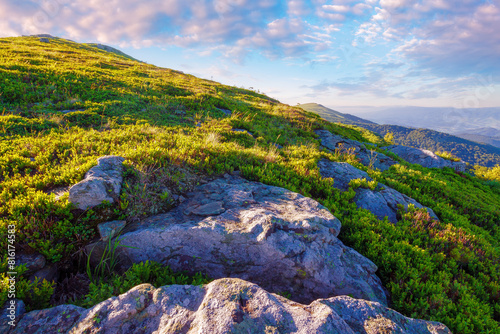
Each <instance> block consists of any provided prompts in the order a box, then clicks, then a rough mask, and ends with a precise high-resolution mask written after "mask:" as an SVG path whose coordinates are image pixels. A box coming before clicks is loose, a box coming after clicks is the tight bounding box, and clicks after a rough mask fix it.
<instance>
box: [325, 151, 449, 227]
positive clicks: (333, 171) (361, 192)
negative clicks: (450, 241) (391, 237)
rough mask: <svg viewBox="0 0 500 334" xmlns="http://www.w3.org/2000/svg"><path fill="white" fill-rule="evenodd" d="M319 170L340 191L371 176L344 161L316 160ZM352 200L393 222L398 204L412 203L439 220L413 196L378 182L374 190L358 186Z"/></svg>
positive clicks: (369, 178)
mask: <svg viewBox="0 0 500 334" xmlns="http://www.w3.org/2000/svg"><path fill="white" fill-rule="evenodd" d="M318 167H319V172H320V174H321V176H322V177H325V178H326V177H331V178H333V179H334V181H333V186H334V187H335V188H337V189H340V190H342V191H346V190H348V189H349V182H350V181H351V180H355V179H366V180H367V181H371V180H372V178H371V177H370V176H368V173H366V172H364V171H362V170H360V169H358V168H356V167H353V166H351V165H350V164H348V163H346V162H334V161H330V160H326V159H322V160H320V161H319V162H318ZM354 202H355V203H356V205H357V206H358V207H360V208H363V209H367V210H369V211H371V212H372V213H373V214H374V215H375V216H377V218H379V219H384V217H387V218H388V219H389V221H390V222H391V223H393V224H396V223H397V222H398V217H397V213H398V205H399V204H401V205H403V206H404V207H405V208H406V209H408V206H409V205H410V204H412V205H413V206H415V207H416V208H419V209H422V208H424V209H426V210H427V212H429V215H430V216H431V218H434V219H436V220H439V218H438V217H437V216H436V214H435V213H434V211H433V210H432V209H431V208H428V207H426V206H423V205H422V204H420V203H419V202H417V201H416V200H414V199H413V198H411V197H409V196H406V195H405V194H402V193H400V192H399V191H397V190H395V189H393V188H391V187H389V186H386V185H385V184H383V183H379V184H378V186H377V188H375V190H371V189H366V188H361V187H360V188H358V189H356V196H354Z"/></svg>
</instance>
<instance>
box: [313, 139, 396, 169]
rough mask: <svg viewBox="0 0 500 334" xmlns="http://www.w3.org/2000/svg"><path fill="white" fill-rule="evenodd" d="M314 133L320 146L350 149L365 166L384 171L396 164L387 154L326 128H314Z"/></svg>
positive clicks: (332, 148) (332, 149) (333, 148)
mask: <svg viewBox="0 0 500 334" xmlns="http://www.w3.org/2000/svg"><path fill="white" fill-rule="evenodd" d="M315 133H316V134H317V135H318V136H319V139H320V140H321V146H323V147H325V148H327V149H329V150H331V151H335V150H344V151H346V150H349V149H352V150H353V153H354V154H355V155H356V158H357V159H359V162H361V163H362V164H363V165H365V166H367V167H370V168H376V169H380V170H381V171H385V170H387V169H389V168H390V167H391V166H392V165H395V164H397V162H396V161H394V160H393V159H392V158H390V157H388V156H387V155H385V154H382V153H379V152H376V151H373V150H369V149H367V148H366V146H365V145H364V144H362V143H360V142H359V141H356V140H351V139H347V138H344V137H342V136H339V135H334V134H332V133H331V132H330V131H327V130H316V131H315Z"/></svg>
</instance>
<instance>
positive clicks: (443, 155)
mask: <svg viewBox="0 0 500 334" xmlns="http://www.w3.org/2000/svg"><path fill="white" fill-rule="evenodd" d="M436 155H437V156H439V157H441V158H443V159H446V160H450V161H460V158H458V157H457V156H456V155H454V154H453V153H451V152H447V151H436Z"/></svg>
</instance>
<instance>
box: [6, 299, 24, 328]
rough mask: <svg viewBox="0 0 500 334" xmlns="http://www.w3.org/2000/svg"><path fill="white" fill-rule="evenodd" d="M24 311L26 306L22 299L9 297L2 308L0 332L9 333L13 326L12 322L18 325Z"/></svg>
mask: <svg viewBox="0 0 500 334" xmlns="http://www.w3.org/2000/svg"><path fill="white" fill-rule="evenodd" d="M24 313H26V307H25V305H24V302H23V301H22V300H20V299H7V301H6V302H5V305H4V306H3V308H2V309H1V310H0V333H8V332H9V330H10V329H11V328H13V327H12V324H14V325H17V323H18V322H19V319H20V318H21V317H22V316H23V314H24ZM9 322H10V324H9Z"/></svg>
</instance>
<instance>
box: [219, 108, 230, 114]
mask: <svg viewBox="0 0 500 334" xmlns="http://www.w3.org/2000/svg"><path fill="white" fill-rule="evenodd" d="M217 110H219V111H221V112H223V113H224V114H225V115H226V116H231V115H232V114H233V112H232V111H231V110H229V109H224V108H217Z"/></svg>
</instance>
